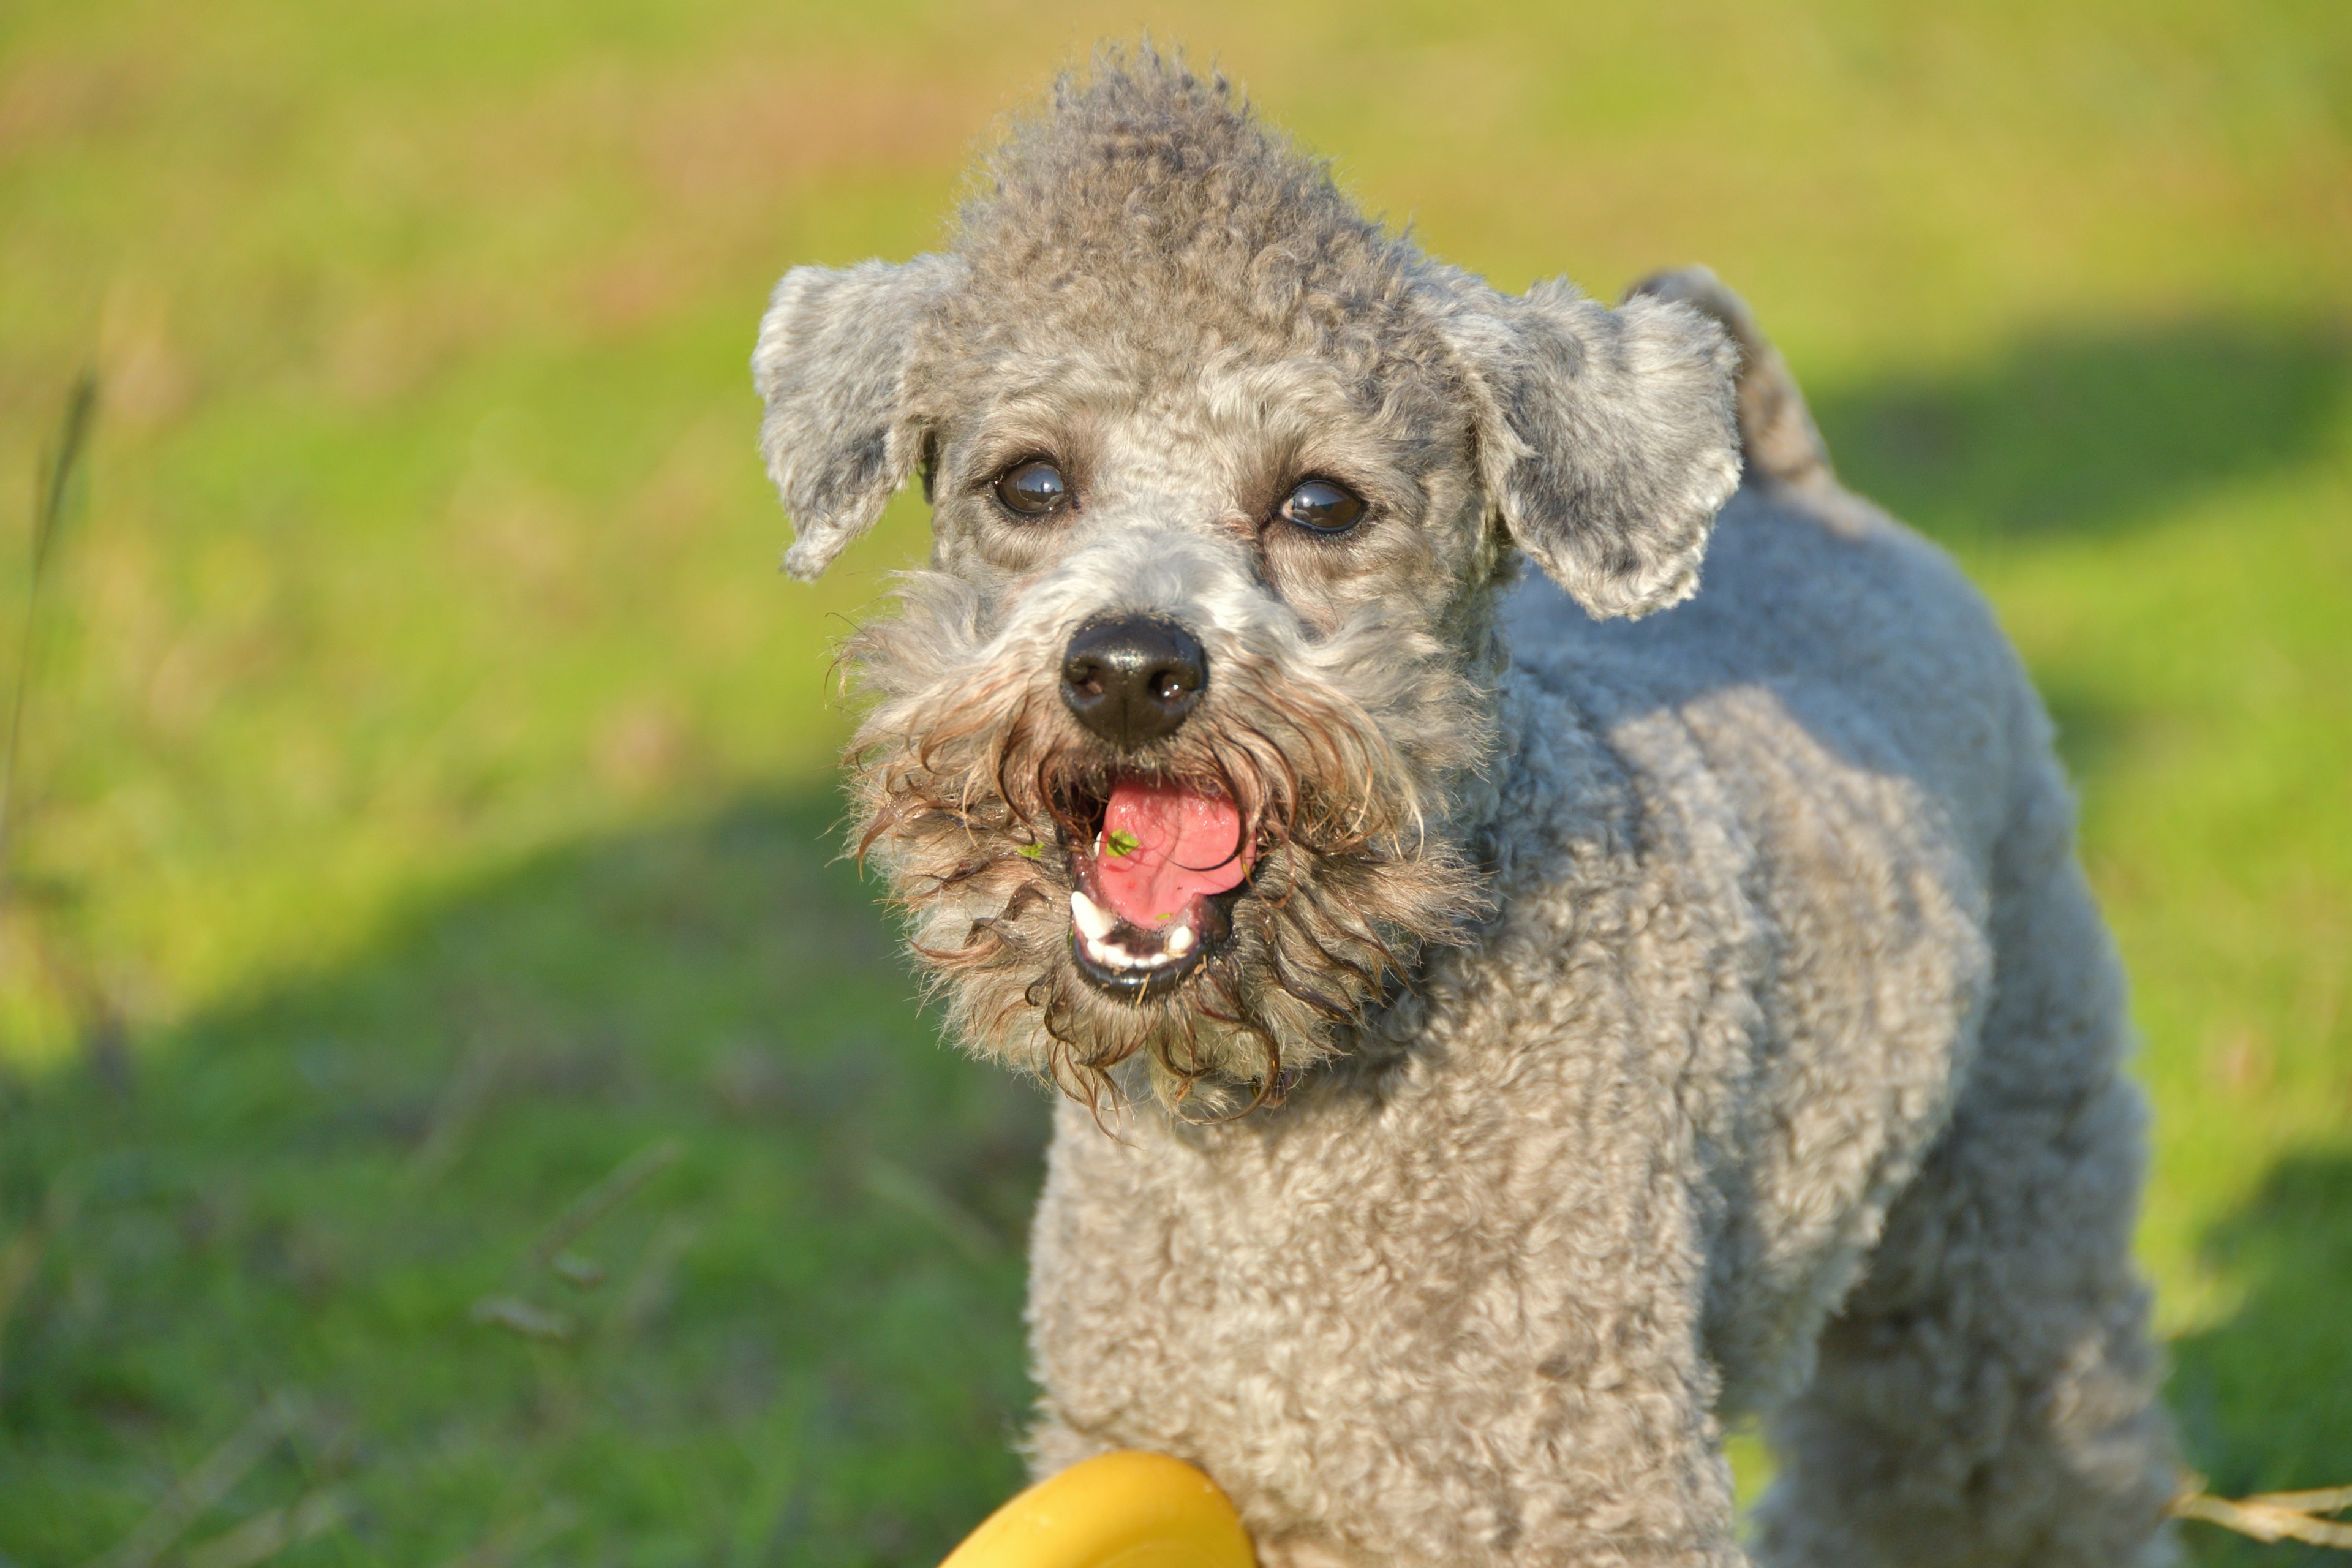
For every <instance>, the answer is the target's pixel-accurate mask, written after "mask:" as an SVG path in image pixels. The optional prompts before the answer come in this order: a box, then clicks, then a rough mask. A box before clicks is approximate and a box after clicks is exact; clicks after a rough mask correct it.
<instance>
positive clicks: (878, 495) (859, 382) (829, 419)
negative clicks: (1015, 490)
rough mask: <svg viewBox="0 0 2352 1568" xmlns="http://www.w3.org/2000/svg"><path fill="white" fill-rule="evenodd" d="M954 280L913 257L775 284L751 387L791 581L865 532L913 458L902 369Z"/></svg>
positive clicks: (950, 269)
mask: <svg viewBox="0 0 2352 1568" xmlns="http://www.w3.org/2000/svg"><path fill="white" fill-rule="evenodd" d="M959 276H961V264H960V263H958V262H956V261H954V260H952V259H951V258H948V257H944V256H919V257H917V258H915V259H914V260H912V261H908V262H904V263H892V262H887V261H866V262H860V263H859V264H858V265H857V266H856V267H851V268H843V269H839V270H836V269H835V268H826V267H795V268H793V269H792V270H791V271H790V272H787V273H785V274H784V276H783V280H782V282H780V283H778V284H777V285H776V291H775V293H774V295H773V296H772V297H771V298H770V300H769V301H768V313H767V315H766V316H764V317H762V318H761V321H760V346H759V347H758V348H757V349H755V350H753V351H752V353H751V380H752V383H753V384H754V385H756V386H758V387H759V389H760V395H761V398H763V399H764V400H766V403H767V405H768V412H767V415H766V416H765V417H764V418H762V419H761V421H760V454H761V457H763V458H766V459H767V462H768V477H769V478H770V479H773V480H775V481H776V494H777V495H778V496H779V497H780V498H782V500H783V503H784V510H785V511H787V512H788V513H790V514H791V516H792V520H793V533H794V535H795V538H794V542H793V547H792V549H790V550H789V551H786V552H784V570H785V571H787V572H789V573H791V574H793V576H795V577H797V578H799V579H800V580H801V581H802V582H803V583H805V582H809V581H811V580H812V579H814V577H815V576H816V574H818V573H820V572H822V571H824V569H825V567H826V566H828V565H830V564H831V563H832V561H833V558H834V557H835V556H836V555H838V554H840V553H841V552H842V551H843V549H845V547H846V546H847V545H848V543H849V542H850V541H851V540H853V539H855V538H856V537H857V536H858V535H859V534H861V533H863V532H865V531H866V530H867V529H869V528H871V527H873V526H874V520H875V519H876V518H877V517H880V516H881V515H882V508H883V506H884V504H885V503H886V502H887V501H888V500H889V499H890V492H891V491H893V490H895V489H898V487H899V486H900V485H902V484H904V483H906V481H907V475H908V473H909V472H910V471H911V470H912V469H913V468H914V466H915V460H916V458H918V457H919V456H920V454H921V450H922V444H923V432H922V430H921V429H920V428H919V425H918V422H917V421H916V419H915V417H914V414H913V409H912V399H911V398H910V397H909V396H908V385H907V371H908V365H909V363H911V362H912V360H913V358H914V351H915V347H916V343H917V342H918V340H919V337H920V336H921V332H922V328H923V325H924V323H925V321H927V320H928V318H929V315H930V313H931V311H932V310H933V309H934V308H935V307H936V306H937V304H938V302H939V300H940V296H941V295H942V294H943V293H945V292H946V290H947V289H949V288H950V286H951V285H952V284H953V283H954V282H955V280H956V279H957V278H958V277H959Z"/></svg>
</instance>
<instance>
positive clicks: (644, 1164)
mask: <svg viewBox="0 0 2352 1568" xmlns="http://www.w3.org/2000/svg"><path fill="white" fill-rule="evenodd" d="M684 1152H685V1150H684V1149H683V1148H682V1147H681V1146H680V1145H679V1144H678V1142H677V1140H676V1139H674V1138H667V1139H664V1140H663V1141H662V1142H658V1143H656V1144H652V1145H651V1146H649V1147H647V1148H645V1149H641V1150H639V1151H638V1152H636V1153H635V1154H633V1155H631V1156H630V1157H629V1158H628V1159H626V1160H625V1161H623V1162H622V1163H621V1164H620V1165H619V1166H618V1167H617V1168H616V1169H614V1172H613V1173H612V1174H611V1175H609V1176H606V1177H605V1178H604V1180H603V1181H601V1182H598V1183H597V1184H595V1185H594V1186H593V1187H591V1188H589V1189H588V1190H587V1191H586V1192H584V1193H583V1194H580V1195H579V1196H578V1197H576V1198H574V1199H572V1205H571V1206H570V1207H569V1208H567V1209H565V1210H564V1211H563V1212H562V1214H560V1215H556V1216H555V1219H554V1222H553V1223H552V1224H551V1225H550V1226H548V1227H547V1228H546V1229H545V1230H543V1231H541V1232H540V1236H539V1239H538V1240H537V1241H535V1242H533V1243H531V1247H530V1252H529V1253H528V1254H526V1255H525V1256H526V1258H527V1259H528V1261H529V1262H530V1267H531V1268H547V1267H548V1266H549V1265H550V1264H551V1263H552V1262H553V1261H554V1260H555V1258H556V1257H557V1255H558V1254H560V1253H562V1251H563V1250H564V1248H566V1247H570V1246H571V1245H572V1243H573V1242H575V1241H577V1240H579V1239H580V1237H581V1234H582V1233H583V1232H584V1231H585V1230H587V1228H588V1227H589V1226H592V1225H594V1224H595V1223H596V1222H597V1221H598V1220H600V1219H603V1218H604V1216H605V1215H608V1214H610V1213H612V1212H613V1211H614V1209H616V1208H618V1207H620V1206H621V1205H623V1204H624V1203H625V1202H627V1201H628V1199H629V1197H630V1195H631V1194H634V1193H635V1191H636V1190H637V1189H638V1188H639V1187H642V1186H644V1185H645V1184H646V1183H647V1182H649V1181H651V1180H653V1179H654V1177H656V1176H657V1175H659V1174H660V1173H662V1172H664V1171H666V1170H667V1169H668V1168H669V1167H670V1166H671V1165H674V1164H676V1163H677V1159H678V1156H679V1155H681V1154H683V1153H684Z"/></svg>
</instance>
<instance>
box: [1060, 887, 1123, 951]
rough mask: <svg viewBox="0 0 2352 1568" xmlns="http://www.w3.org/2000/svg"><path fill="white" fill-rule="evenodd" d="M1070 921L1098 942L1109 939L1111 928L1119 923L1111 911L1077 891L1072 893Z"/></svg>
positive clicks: (1074, 890) (1073, 890)
mask: <svg viewBox="0 0 2352 1568" xmlns="http://www.w3.org/2000/svg"><path fill="white" fill-rule="evenodd" d="M1070 920H1071V922H1072V923H1073V924H1075V925H1076V927H1077V928H1078V930H1079V931H1083V932H1085V933H1086V934H1087V936H1089V937H1091V938H1093V939H1094V940H1095V941H1097V942H1103V941H1106V940H1108V937H1109V936H1110V933H1111V928H1112V927H1113V926H1115V925H1117V924H1118V921H1115V920H1113V919H1112V918H1111V915H1110V911H1109V910H1106V909H1104V908H1103V907H1102V906H1101V905H1099V904H1097V903H1096V902H1095V901H1094V900H1092V899H1090V898H1088V897H1087V896H1086V895H1085V894H1084V893H1082V892H1079V891H1078V890H1076V889H1071V891H1070Z"/></svg>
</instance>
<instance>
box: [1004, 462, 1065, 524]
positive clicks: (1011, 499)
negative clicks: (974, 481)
mask: <svg viewBox="0 0 2352 1568" xmlns="http://www.w3.org/2000/svg"><path fill="white" fill-rule="evenodd" d="M1069 495H1070V488H1069V486H1068V485H1067V484H1066V482H1065V481H1064V480H1063V479H1062V470H1061V469H1059V468H1055V467H1054V465H1053V464H1051V463H1048V462H1046V461H1045V460H1044V459H1043V458H1030V459H1029V460H1028V461H1027V462H1025V463H1015V464H1014V465H1013V467H1011V468H1007V469H1005V470H1004V472H1003V474H1002V475H1000V476H999V477H998V479H997V481H996V499H997V500H1001V501H1003V503H1004V504H1005V505H1006V506H1008V507H1011V508H1012V509H1013V510H1014V511H1017V512H1019V513H1020V514H1021V515H1022V516H1024V517H1043V516H1044V515H1045V513H1047V512H1049V511H1051V510H1054V509H1055V507H1057V506H1060V505H1061V504H1062V503H1063V502H1064V501H1066V500H1068V499H1069Z"/></svg>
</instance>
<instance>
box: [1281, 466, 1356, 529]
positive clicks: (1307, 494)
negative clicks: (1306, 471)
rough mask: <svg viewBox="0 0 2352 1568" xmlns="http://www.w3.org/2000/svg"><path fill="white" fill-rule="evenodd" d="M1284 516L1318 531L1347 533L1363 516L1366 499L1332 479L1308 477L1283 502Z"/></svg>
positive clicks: (1299, 524)
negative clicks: (1336, 483)
mask: <svg viewBox="0 0 2352 1568" xmlns="http://www.w3.org/2000/svg"><path fill="white" fill-rule="evenodd" d="M1282 515H1283V516H1284V517H1286V518H1287V519H1289V520H1290V521H1292V522H1295V523H1297V525H1298V526H1299V527H1301V528H1311V529H1313V530H1314V531H1316V532H1318V533H1345V532H1346V531H1348V530H1349V529H1351V528H1353V527H1355V526H1356V520H1357V519H1359V518H1360V517H1362V516H1363V515H1364V498H1363V497H1361V496H1360V495H1358V494H1356V493H1355V492H1354V491H1353V490H1350V489H1346V488H1345V487H1343V486H1340V485H1335V484H1333V483H1332V482H1331V481H1330V480H1329V479H1308V480H1307V481H1305V482H1304V483H1302V484H1301V485H1300V486H1299V487H1298V488H1297V489H1295V490H1292V491H1291V492H1290V499H1289V500H1286V501H1284V502H1283V503H1282Z"/></svg>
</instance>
